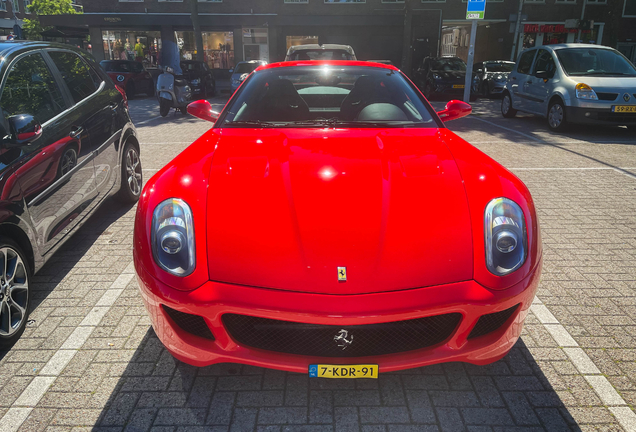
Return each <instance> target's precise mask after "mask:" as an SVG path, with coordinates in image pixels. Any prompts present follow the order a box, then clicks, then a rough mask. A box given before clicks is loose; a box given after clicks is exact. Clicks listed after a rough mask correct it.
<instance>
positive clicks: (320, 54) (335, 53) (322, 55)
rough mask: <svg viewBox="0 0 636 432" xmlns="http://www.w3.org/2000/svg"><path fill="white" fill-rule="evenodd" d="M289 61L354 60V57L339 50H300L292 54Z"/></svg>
mask: <svg viewBox="0 0 636 432" xmlns="http://www.w3.org/2000/svg"><path fill="white" fill-rule="evenodd" d="M289 60H291V61H295V60H353V56H352V55H351V54H349V53H348V52H347V51H345V50H339V49H315V50H298V51H294V52H293V53H291V55H290V56H289Z"/></svg>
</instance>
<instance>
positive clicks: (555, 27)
mask: <svg viewBox="0 0 636 432" xmlns="http://www.w3.org/2000/svg"><path fill="white" fill-rule="evenodd" d="M523 31H524V33H577V32H578V30H577V29H575V28H566V27H565V24H524V25H523Z"/></svg>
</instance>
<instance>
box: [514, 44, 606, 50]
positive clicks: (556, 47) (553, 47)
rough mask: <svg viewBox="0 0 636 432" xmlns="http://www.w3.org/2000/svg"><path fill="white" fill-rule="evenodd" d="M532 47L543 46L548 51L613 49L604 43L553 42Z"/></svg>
mask: <svg viewBox="0 0 636 432" xmlns="http://www.w3.org/2000/svg"><path fill="white" fill-rule="evenodd" d="M533 48H543V49H547V50H548V51H558V50H562V49H568V48H596V49H606V50H613V49H614V48H612V47H608V46H605V45H596V44H582V43H565V44H555V45H542V46H538V47H533ZM528 49H531V48H528ZM526 51H527V50H526Z"/></svg>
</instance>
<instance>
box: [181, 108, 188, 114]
mask: <svg viewBox="0 0 636 432" xmlns="http://www.w3.org/2000/svg"><path fill="white" fill-rule="evenodd" d="M179 111H181V114H187V113H188V107H187V106H184V107H181V108H179Z"/></svg>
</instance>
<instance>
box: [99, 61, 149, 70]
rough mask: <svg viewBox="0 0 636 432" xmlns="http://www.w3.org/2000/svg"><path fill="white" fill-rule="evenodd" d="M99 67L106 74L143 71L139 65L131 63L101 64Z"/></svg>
mask: <svg viewBox="0 0 636 432" xmlns="http://www.w3.org/2000/svg"><path fill="white" fill-rule="evenodd" d="M100 65H101V66H102V68H103V69H104V70H105V71H106V72H136V71H138V70H139V69H143V67H142V66H141V64H140V65H139V66H137V65H136V64H135V63H133V62H121V63H120V62H104V61H103V62H101V63H100Z"/></svg>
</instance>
